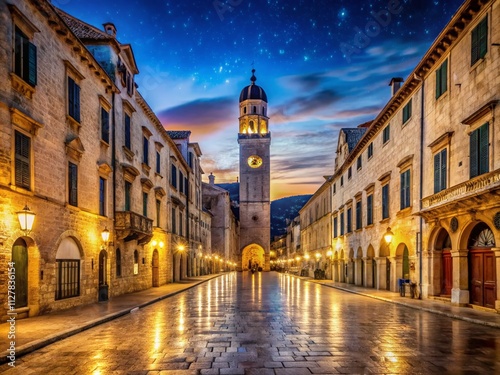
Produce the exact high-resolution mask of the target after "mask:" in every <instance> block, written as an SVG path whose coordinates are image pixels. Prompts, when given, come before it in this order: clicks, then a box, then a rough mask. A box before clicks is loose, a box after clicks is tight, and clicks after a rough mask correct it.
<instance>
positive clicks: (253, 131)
mask: <svg viewBox="0 0 500 375" xmlns="http://www.w3.org/2000/svg"><path fill="white" fill-rule="evenodd" d="M249 128H250V132H251V133H255V124H254V122H253V121H250V123H249Z"/></svg>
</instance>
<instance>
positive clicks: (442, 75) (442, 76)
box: [436, 59, 448, 99]
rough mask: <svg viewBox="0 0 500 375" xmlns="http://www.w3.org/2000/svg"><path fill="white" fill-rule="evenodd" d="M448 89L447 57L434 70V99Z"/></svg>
mask: <svg viewBox="0 0 500 375" xmlns="http://www.w3.org/2000/svg"><path fill="white" fill-rule="evenodd" d="M446 90H448V59H446V60H444V62H443V63H442V64H441V66H440V67H439V68H438V69H437V70H436V99H437V98H439V97H440V96H441V95H443V94H444V93H445V92H446Z"/></svg>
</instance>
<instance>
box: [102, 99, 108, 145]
mask: <svg viewBox="0 0 500 375" xmlns="http://www.w3.org/2000/svg"><path fill="white" fill-rule="evenodd" d="M101 139H102V140H103V141H104V142H106V143H109V112H108V111H106V110H105V109H104V108H102V107H101Z"/></svg>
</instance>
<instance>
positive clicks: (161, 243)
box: [160, 241, 165, 249]
mask: <svg viewBox="0 0 500 375" xmlns="http://www.w3.org/2000/svg"><path fill="white" fill-rule="evenodd" d="M164 246H165V244H164V243H163V241H160V249H163V247H164Z"/></svg>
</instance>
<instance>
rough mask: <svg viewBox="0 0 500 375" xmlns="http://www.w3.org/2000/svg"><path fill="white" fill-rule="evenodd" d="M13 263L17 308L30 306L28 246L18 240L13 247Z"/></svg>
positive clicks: (21, 240)
mask: <svg viewBox="0 0 500 375" xmlns="http://www.w3.org/2000/svg"><path fill="white" fill-rule="evenodd" d="M12 262H14V267H15V270H16V273H15V275H16V290H15V291H16V302H15V305H14V306H15V308H16V309H18V308H20V307H26V306H28V246H27V245H26V242H25V241H24V240H23V239H18V240H17V241H16V242H15V243H14V246H13V247H12Z"/></svg>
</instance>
